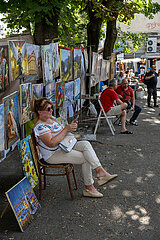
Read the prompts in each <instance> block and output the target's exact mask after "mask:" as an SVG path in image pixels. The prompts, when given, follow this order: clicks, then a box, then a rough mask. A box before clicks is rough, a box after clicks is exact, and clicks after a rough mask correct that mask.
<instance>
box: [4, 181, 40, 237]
mask: <svg viewBox="0 0 160 240" xmlns="http://www.w3.org/2000/svg"><path fill="white" fill-rule="evenodd" d="M6 196H7V199H8V201H9V203H10V206H11V208H12V210H13V212H14V215H15V217H16V219H17V222H18V224H19V227H20V229H21V231H22V232H23V231H24V230H25V229H26V228H27V227H28V225H29V224H30V223H31V222H32V221H33V219H34V217H35V215H36V213H37V211H38V210H39V209H40V204H39V202H38V199H37V197H36V195H35V193H34V191H33V189H32V187H31V185H30V183H29V181H28V179H27V178H26V177H24V178H23V179H22V180H21V181H20V182H18V183H17V184H16V185H15V186H13V187H12V188H11V189H10V190H8V191H7V192H6Z"/></svg>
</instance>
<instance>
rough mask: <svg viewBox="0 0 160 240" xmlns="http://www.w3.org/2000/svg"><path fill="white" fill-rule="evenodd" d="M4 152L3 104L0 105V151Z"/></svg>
mask: <svg viewBox="0 0 160 240" xmlns="http://www.w3.org/2000/svg"><path fill="white" fill-rule="evenodd" d="M3 150H4V104H0V151H3Z"/></svg>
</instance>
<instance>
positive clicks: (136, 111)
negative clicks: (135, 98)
mask: <svg viewBox="0 0 160 240" xmlns="http://www.w3.org/2000/svg"><path fill="white" fill-rule="evenodd" d="M141 111H142V108H141V107H140V106H138V105H137V104H135V111H134V113H133V115H132V117H131V119H130V122H134V121H135V120H136V119H137V117H138V115H139V114H140V112H141Z"/></svg>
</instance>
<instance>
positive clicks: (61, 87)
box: [55, 82, 65, 108]
mask: <svg viewBox="0 0 160 240" xmlns="http://www.w3.org/2000/svg"><path fill="white" fill-rule="evenodd" d="M55 89H56V90H55V95H56V108H59V107H62V105H63V102H64V94H65V82H57V83H56V88H55Z"/></svg>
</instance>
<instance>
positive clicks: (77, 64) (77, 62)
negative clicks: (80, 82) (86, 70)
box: [73, 48, 82, 79]
mask: <svg viewBox="0 0 160 240" xmlns="http://www.w3.org/2000/svg"><path fill="white" fill-rule="evenodd" d="M81 54H82V53H81V49H77V48H75V49H74V50H73V63H74V65H73V66H74V79H76V78H79V77H80V76H81Z"/></svg>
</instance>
